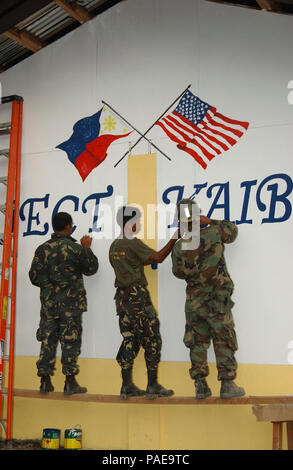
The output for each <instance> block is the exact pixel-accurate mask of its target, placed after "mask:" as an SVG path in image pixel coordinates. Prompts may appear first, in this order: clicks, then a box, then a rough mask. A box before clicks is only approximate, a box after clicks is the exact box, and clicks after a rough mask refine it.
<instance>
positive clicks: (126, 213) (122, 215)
mask: <svg viewBox="0 0 293 470" xmlns="http://www.w3.org/2000/svg"><path fill="white" fill-rule="evenodd" d="M140 217H141V212H140V210H139V209H138V208H137V207H133V206H123V207H120V209H118V212H117V217H116V220H117V223H118V225H119V226H120V227H121V228H122V229H123V230H124V227H125V225H126V224H127V222H129V221H130V220H133V222H134V221H135V220H138V219H139V218H140Z"/></svg>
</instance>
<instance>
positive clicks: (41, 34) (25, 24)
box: [0, 0, 293, 71]
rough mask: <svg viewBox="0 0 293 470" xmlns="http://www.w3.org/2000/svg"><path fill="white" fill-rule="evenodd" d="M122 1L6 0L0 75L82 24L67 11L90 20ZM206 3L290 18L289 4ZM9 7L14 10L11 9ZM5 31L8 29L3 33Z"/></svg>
mask: <svg viewBox="0 0 293 470" xmlns="http://www.w3.org/2000/svg"><path fill="white" fill-rule="evenodd" d="M122 1H126V0H55V1H53V0H51V1H50V0H27V1H26V2H19V0H10V2H9V8H8V6H6V5H5V3H4V2H2V3H0V31H1V32H2V31H3V34H0V71H3V70H6V69H8V68H10V67H12V66H13V65H15V64H16V63H17V62H19V61H21V60H23V59H25V58H26V57H29V56H30V55H31V54H33V53H34V52H35V51H36V50H38V49H39V48H41V47H45V46H46V45H48V44H51V43H52V42H54V41H56V40H57V39H59V38H60V37H62V36H64V35H65V34H67V33H68V32H70V31H72V30H73V29H75V28H77V27H78V26H79V25H80V24H81V23H82V22H84V21H85V20H83V19H81V18H79V20H78V19H76V18H75V17H74V16H75V15H74V14H73V13H72V12H71V14H70V12H68V11H66V10H67V8H68V7H69V8H73V9H76V8H78V7H82V8H83V9H85V10H83V11H84V12H85V13H89V14H90V15H91V16H92V17H94V16H96V15H98V14H100V13H102V12H103V11H105V10H107V9H109V8H111V7H113V6H114V5H116V4H117V3H119V2H122ZM158 1H160V0H158ZM207 1H210V2H215V3H218V4H226V5H227V4H228V5H234V6H240V7H247V8H254V9H256V10H261V9H266V10H268V11H271V12H273V13H281V14H291V15H292V14H293V0H207ZM13 4H14V7H13V6H11V5H13ZM64 4H65V6H64ZM62 5H63V8H62ZM66 7H67V8H66ZM26 12H27V15H26ZM16 18H17V22H16V23H14V22H13V19H16ZM20 18H21V19H20ZM7 25H8V26H7ZM9 25H10V26H9ZM11 25H13V26H11ZM7 27H10V28H11V29H9V30H8V31H7ZM8 35H9V37H8Z"/></svg>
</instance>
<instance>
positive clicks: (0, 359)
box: [0, 95, 23, 440]
mask: <svg viewBox="0 0 293 470" xmlns="http://www.w3.org/2000/svg"><path fill="white" fill-rule="evenodd" d="M10 104H11V106H12V109H11V111H10V112H11V122H5V123H3V124H0V149H1V147H2V146H1V139H3V136H5V135H9V134H10V139H9V149H5V148H4V149H2V150H0V156H1V158H3V157H4V158H5V157H7V158H8V172H7V176H4V175H1V176H0V185H2V184H3V185H4V187H6V201H5V203H1V204H0V223H1V224H2V223H3V222H2V221H1V218H4V231H3V234H2V236H1V237H2V239H3V251H2V265H1V284H0V424H1V428H2V431H3V432H4V433H5V435H6V440H10V439H11V436H12V404H13V399H12V398H13V397H12V391H13V373H14V337H15V301H16V274H17V251H18V221H19V215H18V213H19V198H20V162H21V136H22V108H23V99H22V97H20V96H16V95H14V96H6V97H3V98H2V100H1V101H0V109H1V107H2V106H3V105H4V106H5V107H10ZM2 109H3V108H2ZM5 111H6V109H5ZM1 213H2V214H3V215H2V214H1ZM7 332H9V341H8V340H7V337H6V336H7ZM5 362H7V363H8V380H7V388H4V372H5V373H6V368H5V367H4V363H5ZM5 382H6V381H5ZM3 397H7V400H6V403H4V402H5V400H3ZM5 416H6V417H5ZM1 434H2V436H3V433H1ZM2 436H1V437H2Z"/></svg>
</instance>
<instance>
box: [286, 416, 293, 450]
mask: <svg viewBox="0 0 293 470" xmlns="http://www.w3.org/2000/svg"><path fill="white" fill-rule="evenodd" d="M287 438H288V450H293V422H292V421H289V422H288V423H287Z"/></svg>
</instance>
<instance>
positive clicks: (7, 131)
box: [0, 122, 11, 135]
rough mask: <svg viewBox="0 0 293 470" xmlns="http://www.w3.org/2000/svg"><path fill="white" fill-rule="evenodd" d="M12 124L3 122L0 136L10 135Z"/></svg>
mask: <svg viewBox="0 0 293 470" xmlns="http://www.w3.org/2000/svg"><path fill="white" fill-rule="evenodd" d="M10 129H11V122H3V123H1V124H0V135H2V134H10Z"/></svg>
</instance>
